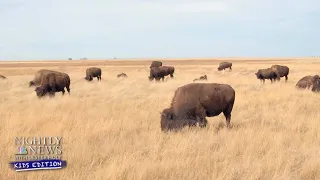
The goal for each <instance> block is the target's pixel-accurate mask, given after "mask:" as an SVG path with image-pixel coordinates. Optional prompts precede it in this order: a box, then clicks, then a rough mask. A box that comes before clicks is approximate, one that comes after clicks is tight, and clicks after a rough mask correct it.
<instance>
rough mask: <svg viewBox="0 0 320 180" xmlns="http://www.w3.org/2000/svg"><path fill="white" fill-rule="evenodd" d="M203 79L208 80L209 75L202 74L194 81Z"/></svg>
mask: <svg viewBox="0 0 320 180" xmlns="http://www.w3.org/2000/svg"><path fill="white" fill-rule="evenodd" d="M202 80H207V75H204V76H200V78H196V79H194V80H193V82H195V81H202Z"/></svg>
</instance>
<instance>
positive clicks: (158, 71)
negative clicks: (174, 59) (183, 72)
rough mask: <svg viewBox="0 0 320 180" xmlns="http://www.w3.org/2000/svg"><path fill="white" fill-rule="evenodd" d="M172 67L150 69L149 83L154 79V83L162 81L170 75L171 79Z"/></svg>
mask: <svg viewBox="0 0 320 180" xmlns="http://www.w3.org/2000/svg"><path fill="white" fill-rule="evenodd" d="M174 70H175V69H174V67H172V66H160V67H153V68H150V76H149V81H152V80H153V79H155V80H156V81H160V79H162V81H164V77H165V76H167V75H170V77H171V78H173V73H174Z"/></svg>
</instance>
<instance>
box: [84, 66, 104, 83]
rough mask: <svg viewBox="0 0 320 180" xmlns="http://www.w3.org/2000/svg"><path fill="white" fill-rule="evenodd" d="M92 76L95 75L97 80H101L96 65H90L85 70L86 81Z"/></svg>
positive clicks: (99, 70) (91, 78) (99, 71)
mask: <svg viewBox="0 0 320 180" xmlns="http://www.w3.org/2000/svg"><path fill="white" fill-rule="evenodd" d="M94 77H97V79H98V81H99V80H100V81H101V69H100V68H97V67H90V68H88V69H87V70H86V77H85V78H84V79H85V80H87V81H92V80H93V78H94Z"/></svg>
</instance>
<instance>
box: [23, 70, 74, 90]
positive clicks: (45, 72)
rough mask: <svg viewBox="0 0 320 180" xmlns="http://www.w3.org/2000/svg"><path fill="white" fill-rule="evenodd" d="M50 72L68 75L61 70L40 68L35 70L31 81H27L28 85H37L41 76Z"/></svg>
mask: <svg viewBox="0 0 320 180" xmlns="http://www.w3.org/2000/svg"><path fill="white" fill-rule="evenodd" d="M50 73H55V74H60V75H64V76H68V75H67V74H66V73H63V72H58V71H53V70H48V69H40V70H39V71H37V72H36V74H35V76H34V78H33V80H32V81H30V82H29V87H31V86H39V85H40V83H41V80H42V78H43V77H45V76H46V75H48V74H50Z"/></svg>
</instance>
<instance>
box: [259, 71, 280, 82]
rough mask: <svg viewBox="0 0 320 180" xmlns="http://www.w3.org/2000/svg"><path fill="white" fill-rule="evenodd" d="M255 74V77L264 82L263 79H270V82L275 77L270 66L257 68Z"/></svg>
mask: <svg viewBox="0 0 320 180" xmlns="http://www.w3.org/2000/svg"><path fill="white" fill-rule="evenodd" d="M255 75H256V76H257V79H260V81H263V83H264V82H265V79H270V81H271V83H272V82H273V81H275V80H276V78H277V74H276V72H275V71H274V70H273V69H271V68H267V69H259V70H258V72H256V73H255Z"/></svg>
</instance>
